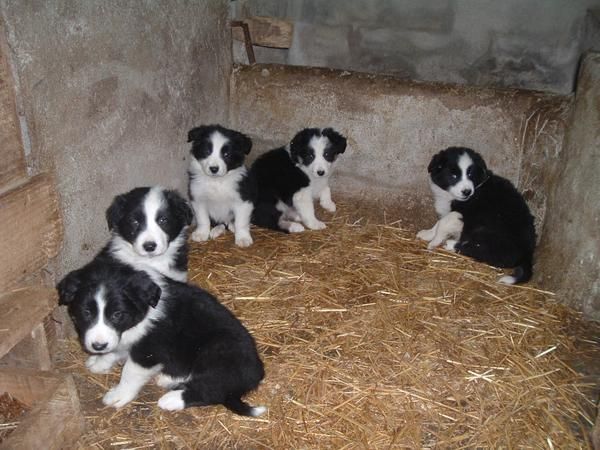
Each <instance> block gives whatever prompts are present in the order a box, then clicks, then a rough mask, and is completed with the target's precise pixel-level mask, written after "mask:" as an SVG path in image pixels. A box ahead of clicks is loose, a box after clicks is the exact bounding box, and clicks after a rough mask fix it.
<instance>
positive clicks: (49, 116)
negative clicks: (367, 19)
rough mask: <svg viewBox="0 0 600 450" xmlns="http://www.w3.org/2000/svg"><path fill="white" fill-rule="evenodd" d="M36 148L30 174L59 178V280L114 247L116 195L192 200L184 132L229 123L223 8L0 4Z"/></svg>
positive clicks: (214, 4) (39, 0)
mask: <svg viewBox="0 0 600 450" xmlns="http://www.w3.org/2000/svg"><path fill="white" fill-rule="evenodd" d="M0 8H1V13H2V18H3V21H4V24H5V28H6V30H7V34H8V36H7V39H8V43H9V46H10V47H11V51H12V55H11V56H12V63H13V67H14V71H15V72H16V75H17V81H18V83H19V86H18V88H19V92H18V96H19V98H20V100H21V102H20V103H21V105H20V106H21V111H20V113H21V115H22V117H25V118H26V124H27V126H28V129H25V130H24V131H25V133H26V134H27V136H26V137H27V138H28V139H29V138H30V139H31V154H30V155H29V162H30V166H31V167H30V171H31V172H32V173H36V172H38V171H42V170H50V171H54V173H55V174H56V179H57V185H58V190H59V193H60V196H61V202H62V209H63V214H64V225H65V243H64V250H63V253H62V257H61V259H60V267H59V273H64V271H65V270H70V269H73V268H75V267H77V266H79V265H80V264H82V263H83V262H86V261H87V260H89V259H90V258H91V256H92V255H93V254H94V253H95V252H97V251H98V250H99V248H100V247H101V246H102V245H103V243H104V242H105V241H106V240H107V238H108V236H109V235H108V231H107V229H106V224H105V221H104V211H105V209H106V208H107V206H108V205H109V203H110V201H111V199H112V198H113V196H114V195H116V194H118V193H121V192H124V191H127V190H129V189H131V188H133V187H135V186H140V185H151V184H156V183H158V184H163V185H165V186H168V187H175V188H179V189H180V190H183V191H184V192H185V186H186V165H187V164H186V162H185V161H184V159H185V158H186V156H187V152H188V145H187V143H186V136H187V134H186V133H187V130H188V129H189V128H190V127H191V126H193V125H195V124H197V123H201V122H219V121H223V120H224V119H225V118H226V116H227V95H228V93H227V89H228V82H227V80H228V78H229V74H230V71H231V56H230V54H231V53H230V46H231V39H230V35H229V28H228V26H227V18H228V1H227V0H211V1H210V2H185V1H172V2H161V1H159V0H156V1H144V2H120V1H98V2H93V1H87V2H86V1H74V0H71V1H49V2H46V1H43V0H33V1H31V0H30V1H23V0H4V1H2V2H1V3H0Z"/></svg>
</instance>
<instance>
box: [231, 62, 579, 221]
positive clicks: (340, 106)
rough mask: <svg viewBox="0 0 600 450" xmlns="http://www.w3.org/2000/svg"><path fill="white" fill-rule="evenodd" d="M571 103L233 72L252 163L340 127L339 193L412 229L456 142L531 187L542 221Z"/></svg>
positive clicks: (512, 93) (289, 71) (330, 77)
mask: <svg viewBox="0 0 600 450" xmlns="http://www.w3.org/2000/svg"><path fill="white" fill-rule="evenodd" d="M569 103H570V100H569V98H567V97H563V96H553V95H547V94H541V93H535V92H529V91H518V90H495V89H484V88H473V87H461V86H456V85H443V84H432V83H417V82H408V81H402V80H399V79H397V78H394V77H387V76H381V75H365V74H358V73H350V72H344V71H337V70H329V69H314V68H313V69H309V68H300V67H292V66H274V65H265V66H261V65H257V66H253V67H248V66H241V67H238V68H236V69H235V70H234V72H233V76H232V82H231V105H230V123H231V125H232V126H234V127H236V128H238V129H240V130H243V131H244V132H247V133H249V134H250V135H251V136H252V137H253V138H254V140H255V147H254V148H255V150H253V152H252V153H251V155H252V156H253V157H256V155H257V154H260V153H261V152H262V151H264V150H266V149H268V148H272V147H275V146H278V145H283V144H285V143H287V142H289V140H290V139H291V138H292V137H293V135H294V134H295V133H296V132H297V131H298V130H300V129H302V128H304V127H309V126H316V127H325V126H332V127H334V128H336V129H338V130H339V131H340V132H342V133H343V134H345V135H346V136H347V137H348V143H349V145H348V149H347V151H346V153H345V154H344V155H343V156H342V157H341V159H340V161H339V166H338V170H337V172H336V174H335V177H334V180H333V186H332V190H333V192H334V196H335V195H345V196H353V197H366V198H369V199H371V200H374V201H377V200H381V201H386V202H390V201H391V202H392V203H396V204H397V205H398V207H400V208H401V209H402V211H404V212H405V214H404V218H405V220H404V224H405V225H412V226H414V227H415V228H416V227H423V226H425V225H429V223H428V222H429V221H430V220H432V219H433V217H434V213H433V207H432V200H431V195H430V192H429V185H428V178H427V165H428V163H429V160H430V158H431V156H432V155H433V154H434V153H435V152H437V151H439V150H441V149H442V148H445V147H448V146H452V145H463V146H468V147H472V148H474V149H475V150H477V151H479V152H481V153H482V154H483V156H484V158H485V159H486V161H487V162H488V164H489V166H490V168H492V169H493V170H494V171H496V172H497V173H498V174H500V175H503V176H505V177H507V178H509V179H511V180H512V181H513V182H515V183H516V184H517V185H521V183H522V182H523V186H522V187H523V188H524V189H526V190H527V195H528V200H529V202H530V204H531V205H532V209H533V210H534V213H535V215H536V217H537V219H538V223H542V221H543V218H544V217H543V216H544V212H545V210H546V189H545V188H546V184H545V183H547V181H548V180H546V179H545V178H543V177H541V176H537V175H538V172H539V170H540V168H541V166H545V165H546V164H547V161H554V160H555V159H556V158H557V157H558V156H557V155H559V154H560V151H561V145H562V137H563V132H564V117H565V115H566V111H567V110H568V107H569ZM524 158H526V159H527V161H524ZM524 167H525V169H523V168H524Z"/></svg>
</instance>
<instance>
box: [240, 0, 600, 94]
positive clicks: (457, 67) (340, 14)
mask: <svg viewBox="0 0 600 450" xmlns="http://www.w3.org/2000/svg"><path fill="white" fill-rule="evenodd" d="M232 5H234V10H235V14H237V15H238V16H244V15H265V16H274V17H282V18H288V19H290V20H292V21H294V22H295V24H296V27H295V31H294V38H293V39H294V40H293V44H292V47H291V49H290V50H289V51H285V50H274V49H258V48H257V57H258V61H259V62H264V63H287V64H293V65H304V66H319V67H329V68H336V69H347V70H356V71H366V72H374V73H387V74H395V75H398V76H402V77H405V78H410V79H415V80H425V81H441V82H453V83H463V84H469V85H482V86H500V87H520V88H526V89H539V90H548V91H553V92H558V93H569V92H571V90H572V88H573V82H574V79H575V76H576V72H577V66H578V62H579V59H580V56H581V53H582V51H583V50H586V49H588V48H590V46H593V44H592V43H591V42H588V40H589V39H590V38H591V36H592V34H593V32H592V31H591V30H590V29H589V26H586V15H587V11H588V9H590V8H598V7H599V6H600V0H567V1H565V0H502V1H497V0H448V1H439V0H420V1H415V0H395V1H388V0H327V1H322V0H237V1H235V2H233V3H232ZM589 19H593V18H590V17H589V18H588V20H589ZM590 23H591V22H590ZM587 25H589V23H588V24H587ZM590 33H591V34H590ZM595 45H598V43H596V44H595ZM235 50H236V51H235V53H234V54H235V55H236V57H237V59H236V61H239V62H245V60H244V55H243V52H242V51H241V50H242V48H241V46H240V45H238V44H236V45H235Z"/></svg>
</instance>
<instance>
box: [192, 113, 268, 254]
mask: <svg viewBox="0 0 600 450" xmlns="http://www.w3.org/2000/svg"><path fill="white" fill-rule="evenodd" d="M188 142H192V149H191V158H190V168H189V195H190V200H191V202H192V207H193V208H194V213H195V214H196V225H197V227H196V230H195V231H194V232H193V233H192V239H193V240H194V241H198V242H202V241H206V240H208V239H209V238H211V239H215V238H217V237H218V236H220V235H221V234H223V232H224V231H225V229H226V228H228V229H230V230H231V231H233V232H234V233H235V243H236V245H238V246H240V247H248V246H249V245H251V244H252V237H251V236H250V218H251V216H252V209H253V201H254V197H255V192H256V190H255V186H254V184H253V183H252V182H251V181H250V180H249V178H248V173H247V170H246V167H245V166H244V160H245V158H246V155H247V154H248V153H250V149H251V148H252V141H251V140H250V138H249V137H247V136H245V135H244V134H242V133H239V132H237V131H234V130H229V129H227V128H224V127H222V126H220V125H207V126H200V127H197V128H194V129H192V130H190V131H189V133H188Z"/></svg>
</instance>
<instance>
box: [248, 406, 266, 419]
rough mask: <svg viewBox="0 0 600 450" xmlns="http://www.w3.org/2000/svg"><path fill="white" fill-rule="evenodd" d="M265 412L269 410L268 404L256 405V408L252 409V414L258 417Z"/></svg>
mask: <svg viewBox="0 0 600 450" xmlns="http://www.w3.org/2000/svg"><path fill="white" fill-rule="evenodd" d="M265 412H267V407H266V406H255V407H254V408H252V411H250V415H251V416H252V417H258V416H260V415H262V414H264V413H265Z"/></svg>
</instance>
